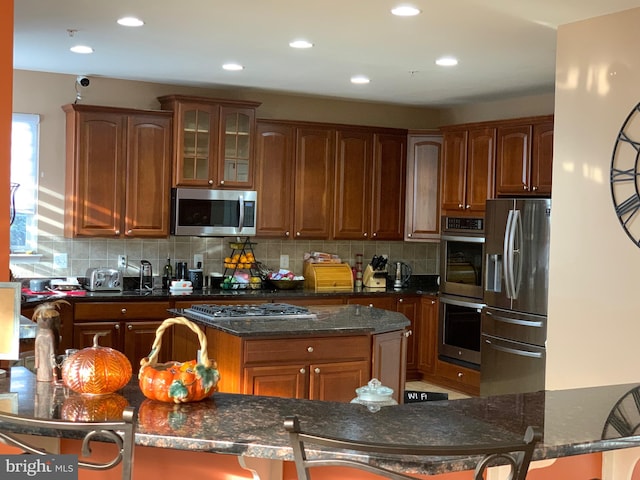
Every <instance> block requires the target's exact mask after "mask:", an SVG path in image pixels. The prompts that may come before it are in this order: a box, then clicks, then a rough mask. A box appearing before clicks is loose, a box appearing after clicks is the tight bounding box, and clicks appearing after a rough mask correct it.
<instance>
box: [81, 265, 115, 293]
mask: <svg viewBox="0 0 640 480" xmlns="http://www.w3.org/2000/svg"><path fill="white" fill-rule="evenodd" d="M122 284H123V282H122V272H121V271H120V270H118V269H117V268H89V269H88V270H87V284H86V289H87V290H90V291H92V292H96V291H118V292H121V291H122Z"/></svg>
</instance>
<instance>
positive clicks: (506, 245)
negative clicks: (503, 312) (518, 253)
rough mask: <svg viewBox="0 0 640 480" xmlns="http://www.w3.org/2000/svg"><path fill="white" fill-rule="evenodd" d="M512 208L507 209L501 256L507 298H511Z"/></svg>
mask: <svg viewBox="0 0 640 480" xmlns="http://www.w3.org/2000/svg"><path fill="white" fill-rule="evenodd" d="M513 214H514V210H509V214H508V215H507V226H506V228H505V235H504V241H503V252H502V253H503V255H502V258H503V259H504V260H503V263H502V265H503V266H504V287H505V294H506V295H507V298H513V225H514V224H513V216H514V215H513Z"/></svg>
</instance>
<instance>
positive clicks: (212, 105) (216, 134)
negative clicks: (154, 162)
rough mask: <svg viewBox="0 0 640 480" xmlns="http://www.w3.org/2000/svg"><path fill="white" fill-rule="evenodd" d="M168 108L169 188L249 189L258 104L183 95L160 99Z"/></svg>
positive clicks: (164, 108) (252, 167)
mask: <svg viewBox="0 0 640 480" xmlns="http://www.w3.org/2000/svg"><path fill="white" fill-rule="evenodd" d="M158 100H159V101H160V105H161V108H162V109H163V110H173V112H174V117H173V122H174V127H173V131H174V162H175V163H174V175H173V186H176V187H179V186H188V187H204V188H238V189H251V188H253V176H254V174H253V170H254V160H253V148H254V147H253V141H254V140H253V137H254V135H255V124H256V119H255V117H256V113H255V112H256V108H257V107H258V106H259V105H260V103H258V102H250V101H244V100H242V101H236V100H220V99H213V98H206V97H194V96H187V95H167V96H164V97H159V98H158Z"/></svg>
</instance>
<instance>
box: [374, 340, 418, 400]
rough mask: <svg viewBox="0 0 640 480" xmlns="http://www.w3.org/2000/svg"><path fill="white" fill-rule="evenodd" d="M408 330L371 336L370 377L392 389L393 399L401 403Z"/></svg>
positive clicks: (405, 375)
mask: <svg viewBox="0 0 640 480" xmlns="http://www.w3.org/2000/svg"><path fill="white" fill-rule="evenodd" d="M407 338H409V331H408V330H398V331H395V332H387V333H379V334H377V335H374V336H373V348H372V357H373V358H372V360H371V377H372V378H377V379H378V380H380V382H381V383H382V384H383V385H384V386H386V387H389V388H392V389H393V398H394V400H396V401H397V402H398V403H401V402H402V400H403V398H404V384H405V382H406V380H407V367H406V361H405V359H406V358H407Z"/></svg>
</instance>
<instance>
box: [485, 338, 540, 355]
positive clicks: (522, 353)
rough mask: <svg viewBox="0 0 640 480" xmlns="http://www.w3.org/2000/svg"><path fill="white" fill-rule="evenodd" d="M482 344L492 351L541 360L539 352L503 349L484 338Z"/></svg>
mask: <svg viewBox="0 0 640 480" xmlns="http://www.w3.org/2000/svg"><path fill="white" fill-rule="evenodd" d="M484 342H485V343H486V344H488V345H489V347H490V348H493V349H494V350H498V351H500V352H505V353H510V354H512V355H519V356H521V357H531V358H542V353H540V352H529V351H527V350H518V349H516V348H509V347H504V346H502V345H497V344H495V343H493V342H492V341H491V340H489V339H488V338H485V339H484Z"/></svg>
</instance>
